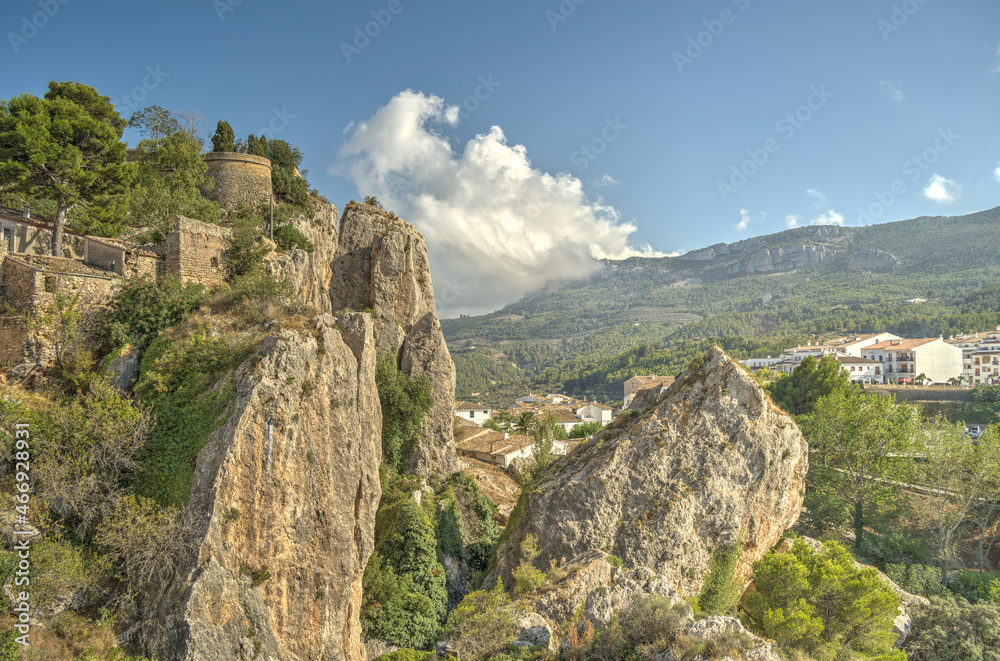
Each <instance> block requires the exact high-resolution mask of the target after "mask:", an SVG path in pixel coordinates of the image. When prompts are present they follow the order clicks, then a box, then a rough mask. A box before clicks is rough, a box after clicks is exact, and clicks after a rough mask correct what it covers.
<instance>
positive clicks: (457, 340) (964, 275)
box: [442, 208, 1000, 401]
mask: <svg viewBox="0 0 1000 661" xmlns="http://www.w3.org/2000/svg"><path fill="white" fill-rule="evenodd" d="M998 254H1000V208H995V209H991V210H988V211H982V212H979V213H974V214H970V215H967V216H960V217H952V218H946V217H923V218H917V219H913V220H906V221H900V222H895V223H885V224H881V225H873V226H869V227H842V228H835V227H807V228H797V229H793V230H787V231H785V232H780V233H778V234H773V235H769V236H764V237H756V238H753V239H747V240H745V241H741V242H739V243H736V244H731V245H726V244H718V245H716V246H711V247H710V248H705V249H702V250H698V251H693V252H692V253H687V254H686V255H682V256H679V257H665V258H658V259H644V258H632V259H628V260H624V261H606V262H605V263H604V268H603V269H602V270H601V271H600V272H599V273H598V275H596V276H594V277H593V278H592V279H590V280H587V281H581V282H573V283H569V284H567V285H566V286H564V287H563V288H562V289H560V290H559V291H556V292H552V293H545V294H539V295H534V296H528V297H525V299H524V300H522V301H519V302H517V303H514V304H511V305H508V306H507V307H505V308H503V309H502V310H500V311H498V312H495V313H492V314H488V315H483V316H479V317H464V318H461V319H450V320H444V321H443V322H442V324H443V326H444V331H445V336H446V338H447V339H448V342H449V347H450V349H451V351H452V355H453V356H454V359H455V364H456V368H457V370H458V394H459V396H460V397H465V396H471V393H473V392H484V391H489V392H492V393H496V392H501V391H503V390H504V389H505V386H513V385H517V386H518V387H520V388H523V387H524V385H526V384H527V385H532V386H534V387H537V388H539V389H550V390H557V389H564V390H566V391H567V392H572V393H574V394H579V395H582V394H589V395H593V396H596V397H598V398H602V399H605V400H607V401H614V400H616V399H619V398H620V397H621V390H620V386H621V381H622V380H624V379H625V378H628V376H631V375H632V374H636V373H644V372H670V373H676V372H677V371H678V370H679V369H681V368H682V367H683V366H684V365H685V364H686V362H687V361H688V360H689V359H690V357H691V356H693V355H694V354H695V353H697V352H699V351H703V350H704V349H705V348H706V346H707V345H710V344H712V343H719V344H722V345H723V346H724V347H725V348H726V350H727V351H729V352H731V353H732V354H733V355H735V356H738V357H747V356H749V355H751V354H756V355H759V354H763V355H767V354H772V355H773V354H775V353H778V352H779V351H780V349H781V348H782V347H783V346H787V345H788V344H790V343H792V344H794V343H798V342H803V341H808V340H809V339H812V338H814V337H816V336H829V335H835V334H840V333H844V332H851V331H854V332H872V331H879V330H888V331H892V332H895V333H897V334H900V335H904V336H934V335H950V334H954V333H959V332H968V331H974V330H986V329H991V328H994V327H995V326H996V325H997V324H998V323H1000V287H998V286H997V285H996V284H994V283H997V282H1000V278H998V276H1000V261H998V260H997V259H996V256H997V255H998ZM809 260H812V261H814V262H815V263H809V264H806V265H802V266H800V264H801V263H804V262H805V261H809ZM748 271H752V272H748ZM911 299H927V300H926V301H924V302H919V303H912V302H909V301H910V300H911ZM752 338H756V341H753V340H752Z"/></svg>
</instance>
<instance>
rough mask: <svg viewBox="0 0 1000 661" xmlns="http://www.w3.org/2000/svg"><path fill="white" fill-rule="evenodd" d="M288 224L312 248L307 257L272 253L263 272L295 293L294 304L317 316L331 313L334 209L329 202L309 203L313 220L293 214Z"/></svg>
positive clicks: (302, 252)
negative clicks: (315, 312)
mask: <svg viewBox="0 0 1000 661" xmlns="http://www.w3.org/2000/svg"><path fill="white" fill-rule="evenodd" d="M288 224H289V225H291V226H292V227H294V228H295V229H297V230H298V231H299V232H301V233H302V235H303V236H304V237H306V238H307V239H309V241H310V242H312V244H313V251H312V252H311V253H308V252H306V251H305V250H302V249H301V248H292V249H291V250H289V251H287V252H284V253H274V254H272V256H271V258H270V259H269V261H268V263H267V265H266V267H265V268H266V270H267V272H268V273H269V274H271V275H273V276H275V277H276V278H278V279H280V280H283V281H285V282H287V283H288V284H289V285H291V286H292V288H293V289H294V290H295V294H296V300H298V301H299V302H301V303H302V304H303V305H307V306H309V307H312V308H315V309H316V310H318V311H320V312H326V313H330V312H333V306H332V304H331V302H330V289H329V287H330V279H331V278H332V277H333V271H332V268H331V265H332V263H333V259H334V257H335V256H336V253H337V207H335V206H333V205H332V204H330V203H329V202H326V201H319V202H314V203H313V217H312V218H309V217H307V216H306V215H305V214H297V215H295V216H292V217H291V218H290V219H289V220H288Z"/></svg>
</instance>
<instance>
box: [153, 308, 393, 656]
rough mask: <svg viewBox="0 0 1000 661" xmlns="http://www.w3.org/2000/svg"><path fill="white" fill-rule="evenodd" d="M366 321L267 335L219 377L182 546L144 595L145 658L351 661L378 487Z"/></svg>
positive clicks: (351, 318)
mask: <svg viewBox="0 0 1000 661" xmlns="http://www.w3.org/2000/svg"><path fill="white" fill-rule="evenodd" d="M375 356H376V351H375V342H374V335H373V324H372V320H371V318H370V317H369V316H368V315H364V314H357V313H355V314H348V315H344V316H342V317H340V318H338V319H336V320H335V319H334V318H333V317H331V316H328V315H322V316H320V317H318V318H317V319H316V320H315V332H313V333H307V334H306V335H305V336H302V335H300V334H299V333H297V332H294V331H291V330H285V331H281V332H275V333H272V334H271V335H269V336H267V337H266V338H265V340H264V341H263V342H262V344H261V345H260V347H259V349H258V352H257V354H256V355H255V356H254V357H252V358H251V359H249V360H248V361H246V362H245V363H244V364H243V365H242V366H241V367H240V368H239V369H238V370H237V371H236V372H235V374H234V375H233V376H232V377H231V382H230V383H229V384H220V385H219V387H220V388H223V387H232V388H234V390H235V395H234V400H233V402H232V405H231V408H230V411H229V417H228V419H227V421H226V422H225V423H224V424H223V425H222V426H221V427H220V428H219V429H217V430H216V431H215V432H214V433H213V434H212V436H211V437H210V439H209V441H208V444H207V445H206V446H205V447H204V448H203V449H202V450H201V452H200V453H199V455H198V459H197V464H196V468H195V475H194V480H193V485H192V491H191V495H190V498H189V500H188V504H187V507H186V510H185V515H186V517H187V521H188V522H189V524H190V526H191V534H192V537H193V540H194V542H193V544H192V545H191V553H190V556H189V557H187V558H185V559H182V560H181V562H180V564H179V566H178V568H177V571H176V574H175V576H174V577H173V578H172V580H171V581H169V582H168V583H167V584H166V585H165V586H164V587H163V588H162V590H161V592H160V593H159V594H153V595H149V601H148V603H147V604H145V608H146V609H147V610H146V613H145V615H146V621H147V622H152V623H158V624H160V625H162V633H163V634H164V635H165V639H163V640H161V641H160V642H159V643H156V644H154V645H152V649H150V650H149V652H151V653H153V654H155V656H156V658H159V659H164V660H171V661H173V660H178V661H179V660H182V659H183V660H184V661H232V660H240V661H250V660H251V659H280V660H282V661H293V660H294V661H298V660H302V661H305V660H306V659H309V660H312V659H329V660H335V659H336V660H345V661H347V660H349V661H362V660H363V659H364V658H365V651H364V648H363V645H362V642H361V628H360V624H359V619H358V613H359V609H360V606H361V579H362V575H363V573H364V569H365V565H366V564H367V562H368V557H369V555H370V554H371V552H372V548H373V545H374V535H373V533H374V525H375V510H376V508H377V507H378V502H379V497H380V495H381V489H380V486H379V479H378V466H379V461H380V458H381V412H380V409H379V400H378V393H377V392H376V390H375Z"/></svg>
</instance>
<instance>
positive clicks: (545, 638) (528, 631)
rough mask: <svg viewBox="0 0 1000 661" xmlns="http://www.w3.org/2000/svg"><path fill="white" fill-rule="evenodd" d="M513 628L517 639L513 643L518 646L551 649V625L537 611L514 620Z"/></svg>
mask: <svg viewBox="0 0 1000 661" xmlns="http://www.w3.org/2000/svg"><path fill="white" fill-rule="evenodd" d="M514 628H515V629H516V631H517V640H515V641H514V644H515V645H517V646H518V647H541V648H542V649H546V650H551V649H553V646H552V642H553V637H552V627H550V626H549V623H548V622H546V621H545V618H544V617H542V616H541V615H539V614H538V613H526V614H524V615H522V616H521V617H519V618H518V619H517V621H516V622H514Z"/></svg>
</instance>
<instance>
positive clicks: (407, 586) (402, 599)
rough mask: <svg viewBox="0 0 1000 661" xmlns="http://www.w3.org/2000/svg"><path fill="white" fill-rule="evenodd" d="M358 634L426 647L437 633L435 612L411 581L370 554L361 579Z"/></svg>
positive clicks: (375, 555)
mask: <svg viewBox="0 0 1000 661" xmlns="http://www.w3.org/2000/svg"><path fill="white" fill-rule="evenodd" d="M362 591H363V592H362V594H363V596H362V599H361V630H362V631H363V632H364V634H365V635H366V636H369V637H371V638H378V639H379V640H384V641H386V642H388V643H391V644H393V645H400V646H406V647H427V646H428V645H431V644H433V642H434V640H435V639H436V638H437V632H438V631H439V630H440V624H439V623H438V616H437V609H436V608H435V607H434V604H433V602H432V601H431V600H430V598H429V597H428V596H427V595H425V594H423V593H421V592H420V591H419V590H416V589H415V588H414V585H413V578H412V577H410V576H409V575H407V574H402V575H399V574H397V573H396V572H395V571H393V569H392V567H390V566H389V565H387V564H386V562H385V559H384V558H383V557H382V556H381V555H380V554H379V553H374V554H372V556H371V558H369V559H368V566H367V567H366V568H365V575H364V578H363V579H362Z"/></svg>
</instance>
